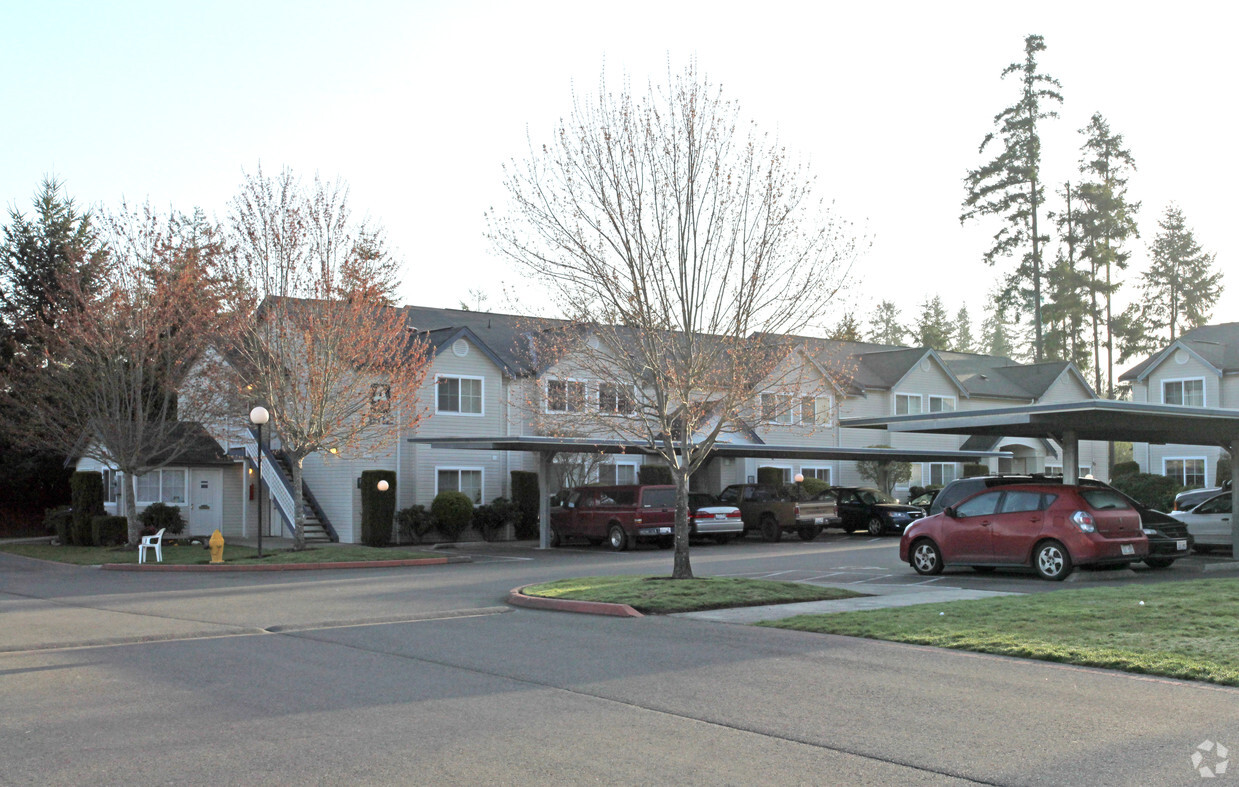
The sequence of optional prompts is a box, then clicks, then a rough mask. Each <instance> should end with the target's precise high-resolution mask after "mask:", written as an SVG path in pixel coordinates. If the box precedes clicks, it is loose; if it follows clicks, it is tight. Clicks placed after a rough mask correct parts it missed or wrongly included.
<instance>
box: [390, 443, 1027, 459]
mask: <svg viewBox="0 0 1239 787" xmlns="http://www.w3.org/2000/svg"><path fill="white" fill-rule="evenodd" d="M408 441H409V442H410V443H422V444H429V445H430V447H431V448H456V449H466V450H473V451H541V452H554V453H574V454H576V453H598V454H634V455H637V454H640V455H647V456H648V455H653V454H656V453H657V449H656V448H655V447H654V446H652V445H649V444H648V443H640V442H637V441H635V440H604V439H594V438H581V437H410V438H408ZM710 453H711V455H712V456H715V457H727V458H737V459H748V458H753V459H767V458H769V459H775V458H778V459H821V460H831V459H843V460H850V461H856V460H866V459H868V460H893V461H900V462H967V461H970V460H976V459H987V458H991V457H1005V456H1008V454H1007V453H1005V452H1002V451H932V450H918V449H912V448H843V447H837V446H827V447H821V448H816V447H808V446H803V445H766V444H759V445H754V444H752V443H715V444H714V448H713V449H711V452H710Z"/></svg>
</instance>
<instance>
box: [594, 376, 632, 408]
mask: <svg viewBox="0 0 1239 787" xmlns="http://www.w3.org/2000/svg"><path fill="white" fill-rule="evenodd" d="M635 410H636V408H635V407H634V406H633V395H632V387H631V386H627V385H623V384H621V383H598V411H599V412H601V413H614V414H616V415H632V414H633V412H635Z"/></svg>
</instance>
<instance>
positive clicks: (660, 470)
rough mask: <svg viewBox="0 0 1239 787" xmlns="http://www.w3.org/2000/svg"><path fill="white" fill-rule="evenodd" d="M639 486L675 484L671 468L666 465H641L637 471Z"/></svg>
mask: <svg viewBox="0 0 1239 787" xmlns="http://www.w3.org/2000/svg"><path fill="white" fill-rule="evenodd" d="M637 483H638V484H674V483H675V479H673V478H672V477H671V468H670V467H667V466H666V465H641V467H639V468H638V469H637Z"/></svg>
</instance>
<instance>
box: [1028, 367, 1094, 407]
mask: <svg viewBox="0 0 1239 787" xmlns="http://www.w3.org/2000/svg"><path fill="white" fill-rule="evenodd" d="M1092 398H1093V395H1092V393H1091V392H1090V391H1089V390H1088V389H1087V388H1085V387H1084V385H1082V384H1081V383H1080V380H1079V378H1078V377H1076V376H1075V375H1074V374H1072V373H1071V372H1070V371H1067V370H1064V371H1063V373H1062V374H1060V375H1059V376H1058V379H1057V380H1055V381H1054V382H1053V383H1051V384H1050V387H1049V388H1047V389H1046V391H1045V394H1044V395H1042V397H1041V398H1040V399H1038V400H1037V404H1059V403H1062V402H1081V401H1084V400H1085V399H1092Z"/></svg>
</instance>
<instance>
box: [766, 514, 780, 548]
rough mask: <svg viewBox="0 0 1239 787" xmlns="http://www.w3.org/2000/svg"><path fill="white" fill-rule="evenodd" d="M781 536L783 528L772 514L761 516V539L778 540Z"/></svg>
mask: <svg viewBox="0 0 1239 787" xmlns="http://www.w3.org/2000/svg"><path fill="white" fill-rule="evenodd" d="M781 538H783V528H781V527H779V522H778V520H777V519H775V518H774V517H773V516H772V515H770V514H766V515H765V516H763V517H762V518H761V540H762V541H778V540H779V539H781Z"/></svg>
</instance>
